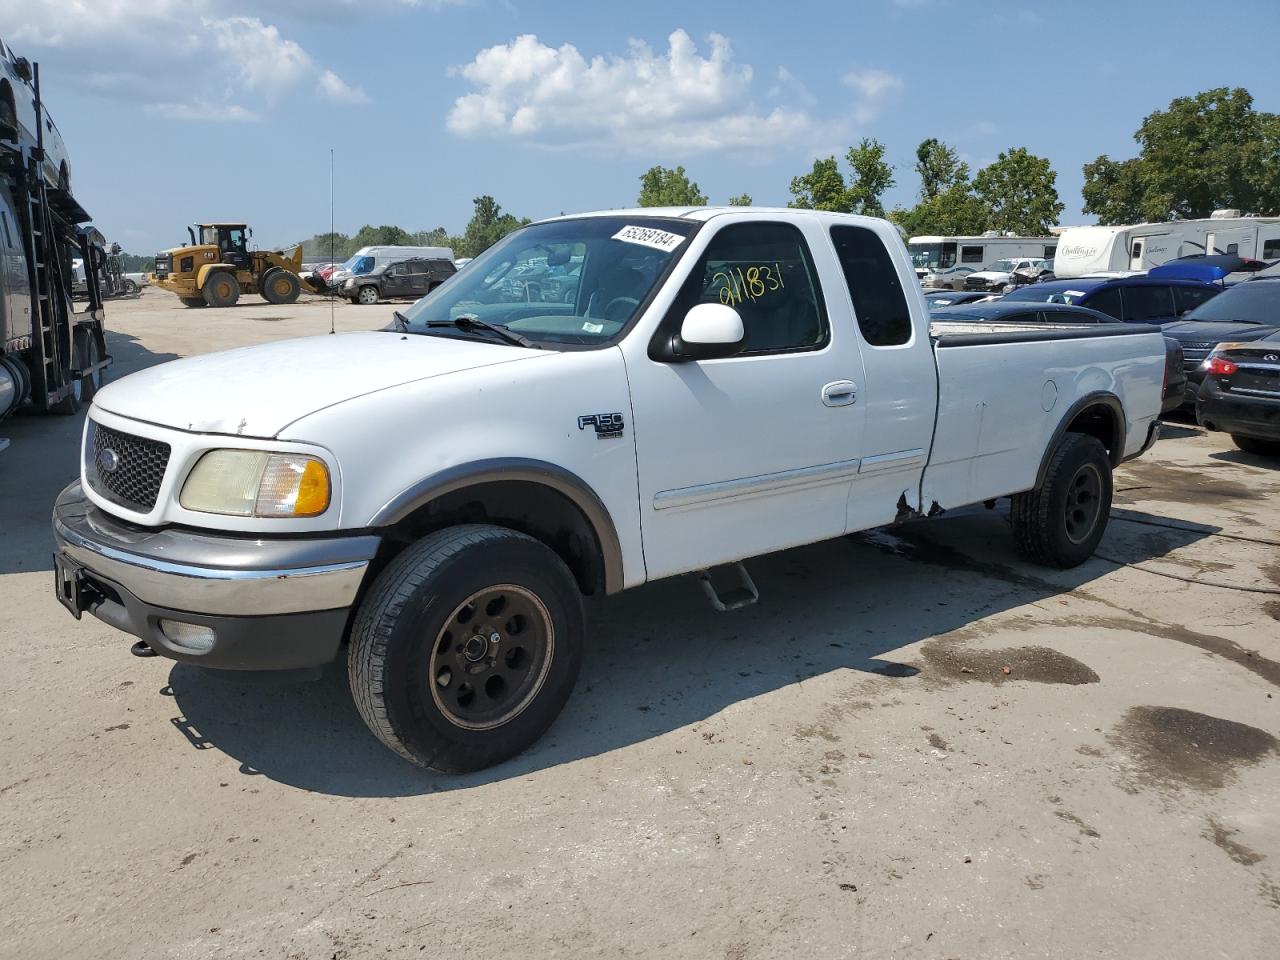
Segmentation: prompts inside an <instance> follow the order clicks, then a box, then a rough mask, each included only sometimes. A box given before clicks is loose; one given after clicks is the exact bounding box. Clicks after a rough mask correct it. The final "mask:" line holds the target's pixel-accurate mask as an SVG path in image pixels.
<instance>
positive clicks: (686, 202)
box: [636, 167, 707, 207]
mask: <svg viewBox="0 0 1280 960" xmlns="http://www.w3.org/2000/svg"><path fill="white" fill-rule="evenodd" d="M706 202H707V198H706V197H704V196H703V195H702V191H701V190H699V189H698V185H697V184H696V183H694V182H693V181H692V180H690V179H689V177H688V175H687V174H686V173H685V172H684V167H676V168H675V169H674V170H670V169H668V168H667V167H650V168H649V169H648V170H646V171H645V172H644V173H642V174H640V197H639V199H638V200H637V201H636V205H637V206H641V207H701V206H704V205H705V204H706Z"/></svg>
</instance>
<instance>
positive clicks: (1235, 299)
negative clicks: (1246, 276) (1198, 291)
mask: <svg viewBox="0 0 1280 960" xmlns="http://www.w3.org/2000/svg"><path fill="white" fill-rule="evenodd" d="M1277 332H1280V277H1256V278H1255V279H1253V280H1246V281H1244V282H1243V283H1237V284H1236V285H1235V286H1233V287H1228V288H1227V289H1226V290H1224V291H1222V293H1220V294H1218V295H1217V296H1216V297H1214V298H1213V299H1212V300H1206V301H1205V302H1204V303H1202V304H1200V306H1198V307H1196V308H1195V309H1194V310H1192V311H1191V312H1190V313H1189V314H1187V315H1186V317H1185V318H1184V319H1183V320H1180V321H1179V322H1177V323H1172V324H1169V325H1168V326H1166V327H1165V328H1164V335H1165V336H1166V337H1173V338H1174V339H1175V340H1177V341H1178V342H1179V343H1181V344H1182V353H1183V358H1184V359H1183V366H1184V367H1186V370H1187V394H1186V406H1187V407H1189V408H1190V407H1194V406H1195V402H1196V395H1197V394H1198V393H1199V392H1200V383H1201V381H1202V380H1203V379H1204V371H1203V370H1202V369H1201V364H1203V363H1204V361H1205V359H1206V358H1207V357H1208V356H1209V354H1210V352H1211V351H1212V350H1213V349H1214V347H1216V346H1217V345H1218V344H1220V343H1251V342H1253V341H1254V340H1261V339H1263V338H1264V337H1269V336H1271V335H1272V334H1274V333H1277Z"/></svg>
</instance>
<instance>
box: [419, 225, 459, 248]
mask: <svg viewBox="0 0 1280 960" xmlns="http://www.w3.org/2000/svg"><path fill="white" fill-rule="evenodd" d="M409 242H410V243H412V244H413V245H414V246H415V247H449V246H452V245H453V242H454V238H453V237H451V236H449V231H448V230H446V229H445V228H444V227H436V228H435V229H434V230H419V231H418V232H417V233H411V234H409Z"/></svg>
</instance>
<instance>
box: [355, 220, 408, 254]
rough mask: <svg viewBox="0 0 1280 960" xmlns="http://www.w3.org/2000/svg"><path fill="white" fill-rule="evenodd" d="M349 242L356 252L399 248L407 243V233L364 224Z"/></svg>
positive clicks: (401, 230)
mask: <svg viewBox="0 0 1280 960" xmlns="http://www.w3.org/2000/svg"><path fill="white" fill-rule="evenodd" d="M351 242H352V244H353V245H354V246H355V249H357V250H359V249H360V248H361V247H400V246H405V245H406V244H407V243H408V242H409V233H408V231H406V230H404V229H402V228H400V227H393V226H389V225H387V224H383V225H382V226H380V227H374V226H370V225H369V224H367V223H366V224H365V225H364V226H363V227H361V228H360V230H359V232H357V233H356V235H355V236H354V237H352V238H351Z"/></svg>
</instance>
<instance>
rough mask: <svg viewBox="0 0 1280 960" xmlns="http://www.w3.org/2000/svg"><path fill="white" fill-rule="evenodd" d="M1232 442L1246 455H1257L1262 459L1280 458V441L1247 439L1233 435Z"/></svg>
mask: <svg viewBox="0 0 1280 960" xmlns="http://www.w3.org/2000/svg"><path fill="white" fill-rule="evenodd" d="M1231 441H1232V442H1233V443H1234V444H1235V445H1236V446H1237V447H1239V448H1240V449H1241V450H1243V451H1244V452H1245V453H1256V454H1258V455H1259V456H1262V457H1277V456H1280V440H1263V439H1261V438H1260V437H1245V436H1241V435H1240V434H1238V433H1233V434H1232V435H1231Z"/></svg>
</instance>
